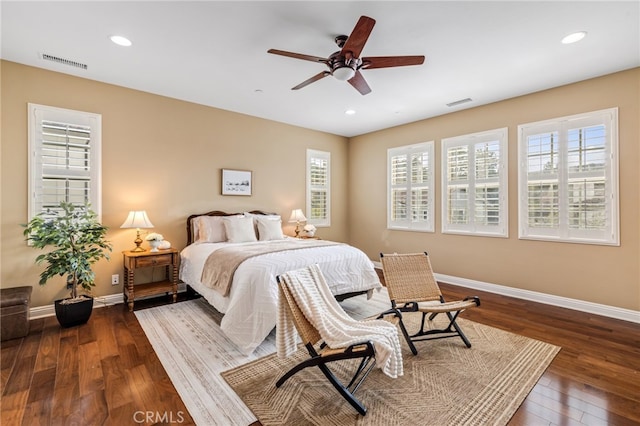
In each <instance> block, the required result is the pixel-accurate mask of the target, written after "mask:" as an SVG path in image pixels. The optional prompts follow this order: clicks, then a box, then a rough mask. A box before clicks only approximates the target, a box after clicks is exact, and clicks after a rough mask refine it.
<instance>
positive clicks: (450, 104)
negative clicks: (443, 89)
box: [447, 98, 471, 108]
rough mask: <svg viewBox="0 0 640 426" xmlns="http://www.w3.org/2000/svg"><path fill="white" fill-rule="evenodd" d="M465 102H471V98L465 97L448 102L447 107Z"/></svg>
mask: <svg viewBox="0 0 640 426" xmlns="http://www.w3.org/2000/svg"><path fill="white" fill-rule="evenodd" d="M467 102H471V98H465V99H460V100H459V101H453V102H449V103H448V104H447V106H448V107H449V108H451V107H454V106H458V105H461V104H466V103H467Z"/></svg>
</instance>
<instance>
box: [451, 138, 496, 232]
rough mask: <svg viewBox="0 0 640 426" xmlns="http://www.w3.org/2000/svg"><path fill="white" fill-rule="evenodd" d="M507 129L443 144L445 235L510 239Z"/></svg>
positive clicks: (452, 140) (453, 139)
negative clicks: (471, 235) (470, 235)
mask: <svg viewBox="0 0 640 426" xmlns="http://www.w3.org/2000/svg"><path fill="white" fill-rule="evenodd" d="M507 136H508V132H507V129H506V128H502V129H496V130H488V131H485V132H479V133H473V134H469V135H464V136H456V137H453V138H447V139H443V140H442V232H443V233H453V234H473V235H485V236H491V237H507V236H508V235H509V226H508V223H509V221H508V200H507V193H508V188H507V185H508V183H507V141H508V138H507Z"/></svg>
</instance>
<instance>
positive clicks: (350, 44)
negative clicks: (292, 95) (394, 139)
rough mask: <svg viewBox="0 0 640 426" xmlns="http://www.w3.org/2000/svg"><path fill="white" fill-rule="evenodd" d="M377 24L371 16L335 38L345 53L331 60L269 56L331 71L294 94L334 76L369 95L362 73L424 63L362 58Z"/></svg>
mask: <svg viewBox="0 0 640 426" xmlns="http://www.w3.org/2000/svg"><path fill="white" fill-rule="evenodd" d="M375 23H376V21H375V19H372V18H369V17H368V16H361V17H360V19H359V20H358V23H357V24H356V26H355V28H354V29H353V31H351V34H350V35H349V36H346V35H339V36H337V37H336V38H335V42H336V44H337V45H338V47H339V48H340V49H341V50H340V51H338V52H335V53H333V54H331V56H329V57H328V58H320V57H318V56H310V55H303V54H301V53H293V52H286V51H284V50H277V49H269V50H268V51H267V52H268V53H273V54H275V55H282V56H288V57H290V58H295V59H303V60H305V61H312V62H319V63H322V64H325V65H326V66H327V67H328V68H329V71H322V72H320V73H318V74H316V75H314V76H313V77H311V78H309V79H307V80H305V81H303V82H302V83H300V84H298V85H297V86H295V87H292V88H291V90H298V89H302V88H303V87H305V86H307V85H309V84H311V83H314V82H316V81H318V80H320V79H322V78H325V77H326V76H328V75H332V76H334V77H335V78H336V79H338V80H341V81H348V82H349V84H351V85H352V86H353V87H354V88H355V89H356V90H357V91H358V92H360V93H361V94H363V95H366V94H367V93H370V92H371V88H370V87H369V85H368V84H367V81H366V80H365V79H364V77H363V76H362V74H361V73H360V70H367V69H374V68H390V67H404V66H407V65H421V64H423V63H424V56H370V57H362V58H361V57H360V54H361V53H362V49H363V48H364V45H365V43H366V42H367V39H368V38H369V34H371V30H373V26H374V25H375Z"/></svg>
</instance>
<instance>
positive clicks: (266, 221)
mask: <svg viewBox="0 0 640 426" xmlns="http://www.w3.org/2000/svg"><path fill="white" fill-rule="evenodd" d="M254 219H255V221H256V224H257V226H258V239H259V240H260V241H271V240H282V239H284V235H283V234H282V220H281V219H280V216H263V217H254Z"/></svg>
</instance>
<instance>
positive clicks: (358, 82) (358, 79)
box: [347, 71, 371, 95]
mask: <svg viewBox="0 0 640 426" xmlns="http://www.w3.org/2000/svg"><path fill="white" fill-rule="evenodd" d="M347 81H348V82H349V84H350V85H352V86H353V87H355V89H356V90H357V91H358V92H360V94H361V95H366V94H367V93H371V88H370V87H369V85H368V84H367V80H365V79H364V77H363V76H362V74H360V71H356V75H354V76H353V77H351V79H350V80H347Z"/></svg>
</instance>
